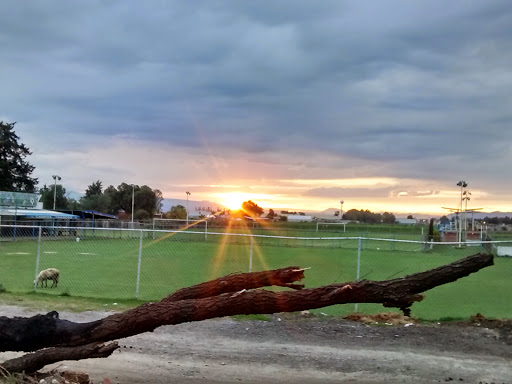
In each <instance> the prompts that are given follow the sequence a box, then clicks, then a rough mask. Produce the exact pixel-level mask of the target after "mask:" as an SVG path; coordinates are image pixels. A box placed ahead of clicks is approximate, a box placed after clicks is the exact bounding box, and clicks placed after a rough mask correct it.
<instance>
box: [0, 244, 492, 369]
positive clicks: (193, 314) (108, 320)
mask: <svg viewBox="0 0 512 384" xmlns="http://www.w3.org/2000/svg"><path fill="white" fill-rule="evenodd" d="M492 264H493V257H492V255H486V254H476V255H473V256H469V257H466V258H464V259H461V260H459V261H456V262H454V263H451V264H447V265H444V266H441V267H438V268H434V269H431V270H428V271H425V272H421V273H416V274H412V275H409V276H405V277H402V278H398V279H393V280H385V281H369V280H360V281H354V282H349V283H343V284H331V285H327V286H323V287H319V288H311V289H301V288H302V287H303V286H302V285H299V284H294V282H296V281H300V280H301V279H302V278H303V277H304V269H301V268H299V267H288V268H283V269H278V270H272V271H264V272H255V273H244V274H237V275H228V276H225V277H223V278H220V279H217V280H213V281H210V282H206V283H202V284H198V285H196V286H193V287H189V288H184V289H181V290H179V291H177V292H176V293H174V294H172V295H170V296H168V297H166V298H165V299H163V300H162V301H160V302H157V303H147V304H143V305H141V306H139V307H137V308H133V309H131V310H128V311H125V312H122V313H117V314H114V315H110V316H108V317H105V318H103V319H101V320H97V321H94V322H89V323H74V322H70V321H67V320H61V319H59V318H58V313H57V312H50V313H48V314H46V315H36V316H33V317H30V318H12V319H10V318H6V317H0V351H8V350H10V351H34V350H38V349H41V348H48V347H58V348H53V349H50V350H42V351H39V352H37V353H40V354H42V355H44V354H45V353H47V352H45V351H51V350H53V351H55V350H59V351H68V353H69V354H70V355H73V356H75V355H76V356H78V355H80V353H82V355H81V356H84V357H81V358H86V357H95V356H86V353H85V352H84V351H85V350H83V349H82V350H81V352H79V351H78V350H80V348H83V346H86V345H91V343H92V344H94V343H96V345H97V343H103V342H107V341H111V340H117V339H120V338H124V337H129V336H133V335H136V334H139V333H143V332H150V331H153V330H154V329H155V328H157V327H159V326H162V325H171V324H180V323H184V322H191V321H200V320H205V319H210V318H214V317H221V316H230V315H238V314H270V313H275V312H294V311H301V310H305V309H314V308H321V307H326V306H329V305H335V304H347V303H381V304H383V305H384V306H386V307H396V308H400V309H401V310H402V311H404V313H405V314H406V315H409V313H410V307H411V305H412V304H413V303H414V302H416V301H420V300H422V299H423V296H422V295H420V294H419V293H422V292H424V291H427V290H429V289H432V288H434V287H436V286H439V285H442V284H446V283H449V282H453V281H455V280H457V279H459V278H461V277H464V276H467V275H469V274H471V273H473V272H477V271H478V270H480V269H482V268H484V267H487V266H490V265H492ZM271 285H276V286H281V287H290V288H293V289H295V291H284V292H272V291H268V290H263V289H256V288H261V287H264V286H271ZM247 289H254V290H252V291H247ZM66 348H68V349H66ZM75 349H78V350H77V351H75ZM91 353H97V352H91ZM64 354H65V353H64ZM33 355H35V354H29V355H26V356H23V357H21V358H18V359H21V360H18V361H17V362H16V364H14V363H12V360H10V361H7V362H5V363H4V367H6V366H11V367H13V368H14V369H15V371H11V372H19V369H20V368H21V367H23V364H24V362H23V359H24V358H26V359H27V365H28V366H30V367H31V369H34V370H36V369H39V368H42V367H43V366H44V365H46V364H48V363H45V360H44V359H43V358H40V360H39V361H40V363H39V364H42V365H41V366H40V367H37V365H38V364H35V363H33V360H34V359H33V358H30V356H33ZM65 359H68V358H65ZM57 361H58V360H57ZM52 362H53V361H52ZM9 364H11V365H9ZM24 370H25V371H30V370H29V369H27V368H24Z"/></svg>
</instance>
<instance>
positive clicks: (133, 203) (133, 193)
mask: <svg viewBox="0 0 512 384" xmlns="http://www.w3.org/2000/svg"><path fill="white" fill-rule="evenodd" d="M134 208H135V184H132V228H133V211H134Z"/></svg>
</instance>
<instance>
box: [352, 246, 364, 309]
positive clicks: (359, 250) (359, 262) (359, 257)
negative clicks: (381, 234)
mask: <svg viewBox="0 0 512 384" xmlns="http://www.w3.org/2000/svg"><path fill="white" fill-rule="evenodd" d="M362 246H363V239H362V238H361V237H360V238H359V244H358V246H357V272H356V281H358V280H359V274H360V272H361V248H362ZM354 311H355V312H357V303H356V305H355V309H354Z"/></svg>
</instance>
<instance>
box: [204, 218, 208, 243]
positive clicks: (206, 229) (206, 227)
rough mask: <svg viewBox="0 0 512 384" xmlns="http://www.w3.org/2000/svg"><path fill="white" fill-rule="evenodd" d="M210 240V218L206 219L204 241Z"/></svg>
mask: <svg viewBox="0 0 512 384" xmlns="http://www.w3.org/2000/svg"><path fill="white" fill-rule="evenodd" d="M207 240H208V219H206V220H205V221H204V241H207Z"/></svg>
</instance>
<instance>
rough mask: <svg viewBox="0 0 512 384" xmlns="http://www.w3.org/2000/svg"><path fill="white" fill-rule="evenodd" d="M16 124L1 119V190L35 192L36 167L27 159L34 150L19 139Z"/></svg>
mask: <svg viewBox="0 0 512 384" xmlns="http://www.w3.org/2000/svg"><path fill="white" fill-rule="evenodd" d="M15 124H16V123H4V122H3V121H0V191H13V192H35V191H36V185H37V179H36V178H33V177H31V174H32V172H33V171H34V169H35V167H34V166H33V165H31V164H30V163H29V162H27V161H26V160H25V158H26V157H27V156H29V155H31V154H32V152H30V150H29V149H28V148H27V147H26V146H25V144H23V143H20V142H19V141H18V140H19V137H18V136H17V135H16V133H15V132H14V125H15Z"/></svg>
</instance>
